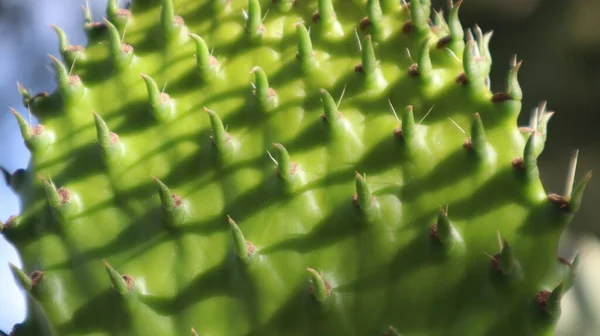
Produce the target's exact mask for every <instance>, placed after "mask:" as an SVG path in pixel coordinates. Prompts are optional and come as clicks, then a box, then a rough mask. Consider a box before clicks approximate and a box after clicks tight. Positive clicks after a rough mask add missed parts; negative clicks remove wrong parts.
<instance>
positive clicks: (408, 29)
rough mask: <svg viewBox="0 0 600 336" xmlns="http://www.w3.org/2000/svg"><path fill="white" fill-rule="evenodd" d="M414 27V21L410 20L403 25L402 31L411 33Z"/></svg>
mask: <svg viewBox="0 0 600 336" xmlns="http://www.w3.org/2000/svg"><path fill="white" fill-rule="evenodd" d="M413 29H414V26H413V24H412V21H408V22H406V23H405V24H404V25H403V26H402V32H403V33H404V34H410V33H411V32H412V31H413Z"/></svg>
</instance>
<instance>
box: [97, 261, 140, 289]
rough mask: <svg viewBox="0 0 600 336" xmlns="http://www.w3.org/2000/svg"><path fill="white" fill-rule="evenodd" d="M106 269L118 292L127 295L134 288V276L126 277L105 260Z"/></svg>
mask: <svg viewBox="0 0 600 336" xmlns="http://www.w3.org/2000/svg"><path fill="white" fill-rule="evenodd" d="M104 269H105V270H106V273H107V274H108V278H109V279H110V283H111V284H112V286H113V288H114V289H115V290H116V291H117V293H119V294H121V295H126V294H127V293H129V291H130V290H131V289H132V288H133V278H131V277H125V276H123V275H121V274H119V272H117V271H116V270H115V269H114V268H113V267H112V266H111V265H110V264H109V263H108V262H106V261H104Z"/></svg>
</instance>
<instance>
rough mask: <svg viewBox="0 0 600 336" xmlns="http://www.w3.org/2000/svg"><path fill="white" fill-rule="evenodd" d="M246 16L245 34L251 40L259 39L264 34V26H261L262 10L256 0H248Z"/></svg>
mask: <svg viewBox="0 0 600 336" xmlns="http://www.w3.org/2000/svg"><path fill="white" fill-rule="evenodd" d="M246 15H247V18H246V33H247V34H248V36H249V37H250V39H251V40H257V39H259V38H261V37H262V36H263V35H264V34H265V26H264V25H263V24H262V9H261V8H260V2H259V1H258V0H248V11H247V13H246Z"/></svg>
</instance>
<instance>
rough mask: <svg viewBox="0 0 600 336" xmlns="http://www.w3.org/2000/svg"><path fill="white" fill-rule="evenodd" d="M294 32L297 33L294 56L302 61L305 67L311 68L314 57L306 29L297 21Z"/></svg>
mask: <svg viewBox="0 0 600 336" xmlns="http://www.w3.org/2000/svg"><path fill="white" fill-rule="evenodd" d="M296 32H297V34H298V37H297V38H298V53H297V54H296V57H297V58H298V59H299V60H300V61H301V62H302V66H303V67H304V68H305V69H307V70H309V69H312V68H313V67H315V66H316V59H315V55H314V51H313V46H312V41H311V40H310V35H309V34H308V30H307V29H306V27H305V26H304V24H303V23H297V24H296Z"/></svg>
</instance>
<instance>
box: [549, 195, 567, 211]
mask: <svg viewBox="0 0 600 336" xmlns="http://www.w3.org/2000/svg"><path fill="white" fill-rule="evenodd" d="M548 200H549V201H550V202H552V203H553V204H555V205H556V206H557V207H558V208H559V209H561V210H567V211H568V210H569V209H570V204H569V200H568V199H566V198H565V197H564V196H561V195H558V194H550V195H548Z"/></svg>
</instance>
